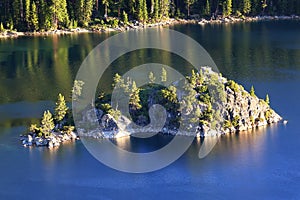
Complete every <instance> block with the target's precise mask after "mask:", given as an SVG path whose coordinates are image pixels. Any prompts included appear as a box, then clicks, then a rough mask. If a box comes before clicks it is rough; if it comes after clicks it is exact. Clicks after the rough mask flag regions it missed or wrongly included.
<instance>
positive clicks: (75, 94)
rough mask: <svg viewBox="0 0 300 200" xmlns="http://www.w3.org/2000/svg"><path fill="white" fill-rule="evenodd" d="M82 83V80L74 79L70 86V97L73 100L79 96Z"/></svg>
mask: <svg viewBox="0 0 300 200" xmlns="http://www.w3.org/2000/svg"><path fill="white" fill-rule="evenodd" d="M83 85H84V82H83V81H81V80H75V81H74V85H73V88H72V98H73V100H78V98H79V97H80V96H81V91H82V87H83Z"/></svg>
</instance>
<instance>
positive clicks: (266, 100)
mask: <svg viewBox="0 0 300 200" xmlns="http://www.w3.org/2000/svg"><path fill="white" fill-rule="evenodd" d="M265 102H266V103H267V104H268V105H270V98H269V95H268V94H267V95H266V99H265Z"/></svg>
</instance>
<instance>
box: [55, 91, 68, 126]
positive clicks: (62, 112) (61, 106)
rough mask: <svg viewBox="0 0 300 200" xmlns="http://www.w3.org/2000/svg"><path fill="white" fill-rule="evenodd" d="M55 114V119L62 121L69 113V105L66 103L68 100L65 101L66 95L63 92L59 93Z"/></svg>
mask: <svg viewBox="0 0 300 200" xmlns="http://www.w3.org/2000/svg"><path fill="white" fill-rule="evenodd" d="M55 105H56V106H55V115H54V119H55V120H56V121H57V122H60V121H62V120H63V119H64V118H65V116H66V114H67V111H68V107H67V105H66V101H65V97H64V96H63V95H62V94H60V93H59V94H58V97H57V101H56V103H55Z"/></svg>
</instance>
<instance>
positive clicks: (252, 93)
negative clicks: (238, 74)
mask: <svg viewBox="0 0 300 200" xmlns="http://www.w3.org/2000/svg"><path fill="white" fill-rule="evenodd" d="M250 95H251V96H253V97H254V96H255V90H254V87H253V85H252V86H251V89H250Z"/></svg>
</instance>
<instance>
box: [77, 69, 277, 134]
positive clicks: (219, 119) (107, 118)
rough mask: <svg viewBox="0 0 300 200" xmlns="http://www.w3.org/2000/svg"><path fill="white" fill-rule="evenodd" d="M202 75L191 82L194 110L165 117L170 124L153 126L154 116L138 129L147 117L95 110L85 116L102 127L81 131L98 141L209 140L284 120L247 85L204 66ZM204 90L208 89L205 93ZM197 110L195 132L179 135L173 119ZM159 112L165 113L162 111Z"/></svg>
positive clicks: (186, 110)
mask: <svg viewBox="0 0 300 200" xmlns="http://www.w3.org/2000/svg"><path fill="white" fill-rule="evenodd" d="M199 73H200V74H194V75H193V76H194V79H195V80H193V81H191V82H193V83H191V87H192V88H194V90H195V91H197V92H196V93H195V94H194V99H195V101H194V102H193V103H192V105H193V107H189V108H186V109H184V108H183V109H182V111H181V113H179V112H177V111H176V112H167V113H165V116H164V117H167V119H166V121H164V122H163V123H165V125H159V126H153V123H152V124H151V123H150V122H154V123H156V124H157V122H156V121H158V120H157V119H154V118H153V117H152V119H150V122H148V123H149V124H150V125H149V124H148V125H146V126H145V125H142V126H134V125H133V124H137V125H139V124H140V125H141V124H145V120H146V119H145V116H144V115H140V116H138V117H136V119H137V120H136V121H135V122H134V123H133V122H131V121H130V120H129V119H128V118H126V117H125V116H122V115H121V117H120V118H119V119H118V120H115V119H114V118H113V117H112V116H111V115H110V114H105V112H103V111H102V110H100V109H92V110H88V111H87V112H86V113H87V115H83V116H85V117H84V118H85V119H84V120H87V119H88V118H89V117H86V116H89V114H90V112H95V113H96V115H97V117H98V121H99V125H100V126H99V127H98V129H97V130H96V129H95V130H92V131H89V132H86V131H85V130H81V132H83V133H84V134H83V135H84V136H90V137H96V138H99V137H104V138H118V137H122V136H127V135H130V134H138V133H150V132H156V133H157V132H160V133H162V134H171V135H175V134H182V135H188V136H201V137H205V136H214V135H219V134H226V133H235V132H238V131H246V130H250V129H254V128H256V127H260V126H266V125H268V124H273V123H276V122H279V121H281V120H282V118H281V116H280V115H278V114H277V113H276V112H275V111H274V110H273V109H272V108H271V107H270V105H269V102H268V101H265V100H262V99H259V98H258V97H257V96H256V95H255V94H254V92H252V93H251V94H250V93H249V92H247V91H246V90H245V89H244V88H243V86H241V85H239V84H237V83H235V82H234V81H232V80H227V79H226V78H224V77H223V76H222V75H221V74H219V73H216V72H214V71H212V70H211V68H208V67H203V68H202V70H201V72H199ZM195 77H196V78H195ZM200 79H201V80H200ZM190 80H191V79H190ZM178 82H180V81H178ZM177 84H178V83H177ZM211 85H213V86H211ZM177 86H178V85H177ZM199 88H200V89H199ZM203 88H207V89H206V90H205V91H204V90H203ZM215 93H220V94H215ZM152 94H153V92H152ZM154 94H156V93H154ZM178 94H179V96H181V97H179V99H181V102H180V103H183V104H185V105H186V104H189V103H188V102H187V99H188V97H187V96H188V95H189V94H188V93H187V92H186V91H185V92H184V91H183V92H181V93H180V92H178V93H177V95H178ZM212 94H214V95H215V96H217V97H218V98H219V99H217V100H216V98H215V97H214V96H212ZM205 95H206V96H205ZM207 96H208V97H207ZM202 97H203V98H202ZM204 97H205V98H206V99H205V98H204ZM148 98H156V97H155V95H154V96H151V95H150V96H149V97H148ZM196 99H197V100H196ZM199 99H200V100H199ZM203 99H204V100H203ZM214 99H215V100H214ZM189 101H190V100H189ZM144 102H148V105H147V107H148V108H150V107H151V106H153V105H152V104H155V103H153V102H155V101H154V100H153V99H152V100H151V99H150V100H149V99H148V100H147V101H144ZM149 102H152V103H149ZM157 103H159V102H156V104H157ZM150 104H151V105H150ZM190 104H191V103H190ZM154 106H155V105H154ZM197 110H198V111H199V113H198V114H197V117H196V118H197V120H198V123H196V124H195V123H191V124H190V126H191V127H192V128H193V129H192V130H193V132H189V131H188V132H184V131H183V132H179V131H178V127H177V126H175V125H174V123H173V124H172V123H171V122H172V120H173V121H176V120H174V119H176V118H179V117H178V116H180V115H181V116H182V115H194V114H195V112H197ZM150 112H151V109H150V110H149V113H150ZM159 113H161V111H160V112H159ZM149 116H150V118H151V116H154V115H149ZM160 119H161V117H159V120H160ZM84 120H83V121H84ZM197 120H196V121H197ZM188 126H189V125H188ZM193 126H194V127H193ZM191 127H190V128H191Z"/></svg>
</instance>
